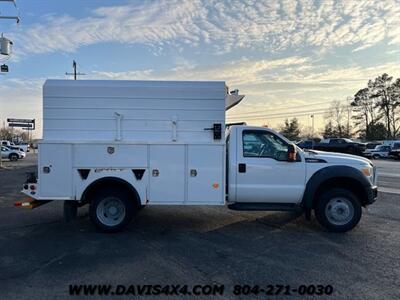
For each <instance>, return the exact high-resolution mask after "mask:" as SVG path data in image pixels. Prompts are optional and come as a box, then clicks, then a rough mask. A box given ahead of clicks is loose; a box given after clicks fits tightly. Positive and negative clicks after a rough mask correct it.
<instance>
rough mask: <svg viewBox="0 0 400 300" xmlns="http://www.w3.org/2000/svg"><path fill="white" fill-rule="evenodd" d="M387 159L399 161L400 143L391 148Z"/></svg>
mask: <svg viewBox="0 0 400 300" xmlns="http://www.w3.org/2000/svg"><path fill="white" fill-rule="evenodd" d="M389 157H391V158H394V159H400V143H396V144H394V146H393V148H392V149H391V150H390V152H389Z"/></svg>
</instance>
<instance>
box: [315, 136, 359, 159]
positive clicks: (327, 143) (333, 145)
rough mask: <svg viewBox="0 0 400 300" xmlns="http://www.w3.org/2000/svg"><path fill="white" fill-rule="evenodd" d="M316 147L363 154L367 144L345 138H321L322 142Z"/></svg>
mask: <svg viewBox="0 0 400 300" xmlns="http://www.w3.org/2000/svg"><path fill="white" fill-rule="evenodd" d="M314 149H315V150H322V151H328V152H339V153H348V154H355V155H361V156H362V155H363V153H364V151H365V150H366V145H365V144H363V143H357V142H354V141H352V140H350V139H345V138H343V139H342V138H330V139H323V140H321V142H320V143H318V144H316V145H315V146H314Z"/></svg>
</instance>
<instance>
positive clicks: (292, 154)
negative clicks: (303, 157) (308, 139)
mask: <svg viewBox="0 0 400 300" xmlns="http://www.w3.org/2000/svg"><path fill="white" fill-rule="evenodd" d="M296 160H297V151H296V146H295V145H293V144H289V146H288V152H287V161H290V162H294V161H296Z"/></svg>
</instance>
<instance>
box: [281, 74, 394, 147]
mask: <svg viewBox="0 0 400 300" xmlns="http://www.w3.org/2000/svg"><path fill="white" fill-rule="evenodd" d="M325 120H326V123H325V127H324V129H323V130H322V131H321V132H320V134H321V135H322V137H324V138H329V137H342V138H351V137H357V138H359V139H361V140H366V141H372V140H384V139H397V138H400V78H397V79H393V77H392V76H389V75H388V74H386V73H384V74H382V75H381V76H378V77H377V78H375V79H374V80H369V81H368V83H367V86H366V87H365V88H362V89H360V90H359V91H357V92H356V93H355V94H354V96H353V97H351V100H350V102H349V103H347V104H341V102H340V101H332V103H331V105H330V107H329V109H328V110H327V112H326V115H325ZM306 131H307V132H304V131H302V130H301V126H300V124H299V122H298V119H297V118H292V119H290V120H289V119H286V120H285V121H284V124H282V125H281V126H280V132H281V133H282V134H283V135H284V136H286V137H287V138H288V139H290V140H293V141H295V140H299V139H301V138H315V136H312V134H310V132H309V130H306Z"/></svg>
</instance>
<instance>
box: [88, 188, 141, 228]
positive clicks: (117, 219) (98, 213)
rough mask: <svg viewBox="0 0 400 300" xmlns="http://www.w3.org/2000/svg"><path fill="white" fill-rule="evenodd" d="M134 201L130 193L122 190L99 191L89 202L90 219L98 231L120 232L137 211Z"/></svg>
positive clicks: (107, 189) (108, 189)
mask: <svg viewBox="0 0 400 300" xmlns="http://www.w3.org/2000/svg"><path fill="white" fill-rule="evenodd" d="M134 201H135V199H132V197H131V195H130V193H128V192H127V191H125V190H123V189H113V188H106V189H102V190H99V191H98V192H97V193H96V194H95V196H94V197H93V199H92V200H91V202H90V207H89V215H90V219H91V221H92V223H93V224H94V225H95V226H96V227H97V228H98V229H99V230H100V231H103V232H118V231H121V230H122V229H123V228H124V227H126V226H127V225H128V224H129V222H130V221H131V220H132V218H133V216H134V215H135V214H136V212H137V210H138V209H137V205H135V204H136V203H135V202H134Z"/></svg>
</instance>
